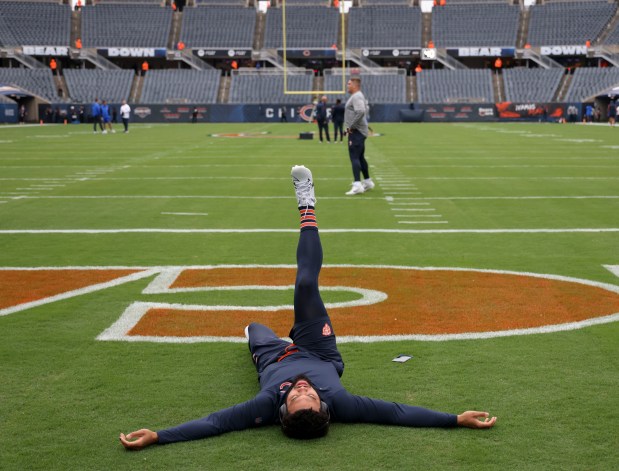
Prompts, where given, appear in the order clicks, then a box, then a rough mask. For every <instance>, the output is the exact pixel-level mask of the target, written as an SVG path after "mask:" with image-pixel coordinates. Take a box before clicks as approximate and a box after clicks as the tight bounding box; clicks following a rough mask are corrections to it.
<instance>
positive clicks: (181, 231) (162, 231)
mask: <svg viewBox="0 0 619 471" xmlns="http://www.w3.org/2000/svg"><path fill="white" fill-rule="evenodd" d="M400 222H403V221H400ZM432 222H435V223H436V222H438V221H432ZM446 222H447V221H441V224H442V223H446ZM298 232H299V230H298V229H256V228H251V229H164V228H134V229H3V230H0V235H6V234H248V233H267V234H283V233H298ZM320 232H321V233H322V234H350V233H362V234H372V233H374V234H578V233H584V234H588V233H614V232H619V227H601V228H589V227H587V228H562V229H545V228H538V229H441V230H419V231H417V230H407V229H375V228H368V229H360V228H356V229H321V230H320Z"/></svg>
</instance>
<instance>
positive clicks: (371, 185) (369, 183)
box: [361, 178, 376, 191]
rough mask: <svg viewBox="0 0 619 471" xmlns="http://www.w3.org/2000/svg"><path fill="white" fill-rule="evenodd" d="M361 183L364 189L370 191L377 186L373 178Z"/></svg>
mask: <svg viewBox="0 0 619 471" xmlns="http://www.w3.org/2000/svg"><path fill="white" fill-rule="evenodd" d="M361 184H362V185H363V189H364V190H365V191H370V190H371V189H372V188H374V187H375V186H376V185H374V182H373V181H372V179H371V178H366V179H365V180H363V181H362V182H361Z"/></svg>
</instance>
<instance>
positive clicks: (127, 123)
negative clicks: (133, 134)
mask: <svg viewBox="0 0 619 471" xmlns="http://www.w3.org/2000/svg"><path fill="white" fill-rule="evenodd" d="M121 119H122V120H123V126H124V127H125V132H127V131H129V118H121Z"/></svg>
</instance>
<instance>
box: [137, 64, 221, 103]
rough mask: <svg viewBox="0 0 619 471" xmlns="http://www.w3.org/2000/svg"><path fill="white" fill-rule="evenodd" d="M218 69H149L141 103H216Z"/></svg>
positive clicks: (218, 78)
mask: <svg viewBox="0 0 619 471" xmlns="http://www.w3.org/2000/svg"><path fill="white" fill-rule="evenodd" d="M219 80H220V71H219V70H188V69H169V70H151V71H149V72H148V73H147V74H146V76H145V77H144V87H143V88H142V98H141V99H140V101H141V102H142V103H216V102H217V91H218V89H219Z"/></svg>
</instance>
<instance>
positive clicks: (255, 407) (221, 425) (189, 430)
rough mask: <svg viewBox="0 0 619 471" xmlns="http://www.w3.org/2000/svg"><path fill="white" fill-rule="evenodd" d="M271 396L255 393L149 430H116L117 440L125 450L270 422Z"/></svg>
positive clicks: (272, 406) (273, 407)
mask: <svg viewBox="0 0 619 471" xmlns="http://www.w3.org/2000/svg"><path fill="white" fill-rule="evenodd" d="M275 409H276V407H275V403H274V398H272V397H271V396H270V395H268V394H265V393H259V394H258V395H257V396H256V397H255V398H254V399H251V400H249V401H247V402H243V403H241V404H237V405H235V406H232V407H229V408H227V409H222V410H220V411H218V412H214V413H212V414H210V415H208V416H206V417H203V418H201V419H197V420H192V421H190V422H186V423H184V424H181V425H178V426H176V427H172V428H168V429H164V430H158V431H156V432H153V431H152V430H148V429H140V430H136V431H135V432H131V433H130V434H128V435H125V434H122V433H121V434H120V442H121V443H122V445H123V446H124V447H125V448H126V449H128V450H141V449H142V448H146V447H147V446H150V445H153V444H155V443H159V444H166V443H174V442H183V441H188V440H197V439H200V438H208V437H213V436H216V435H221V434H223V433H227V432H232V431H234V430H244V429H247V428H251V427H259V426H261V425H268V424H271V423H273V421H274V419H275V417H276V414H275Z"/></svg>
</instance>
